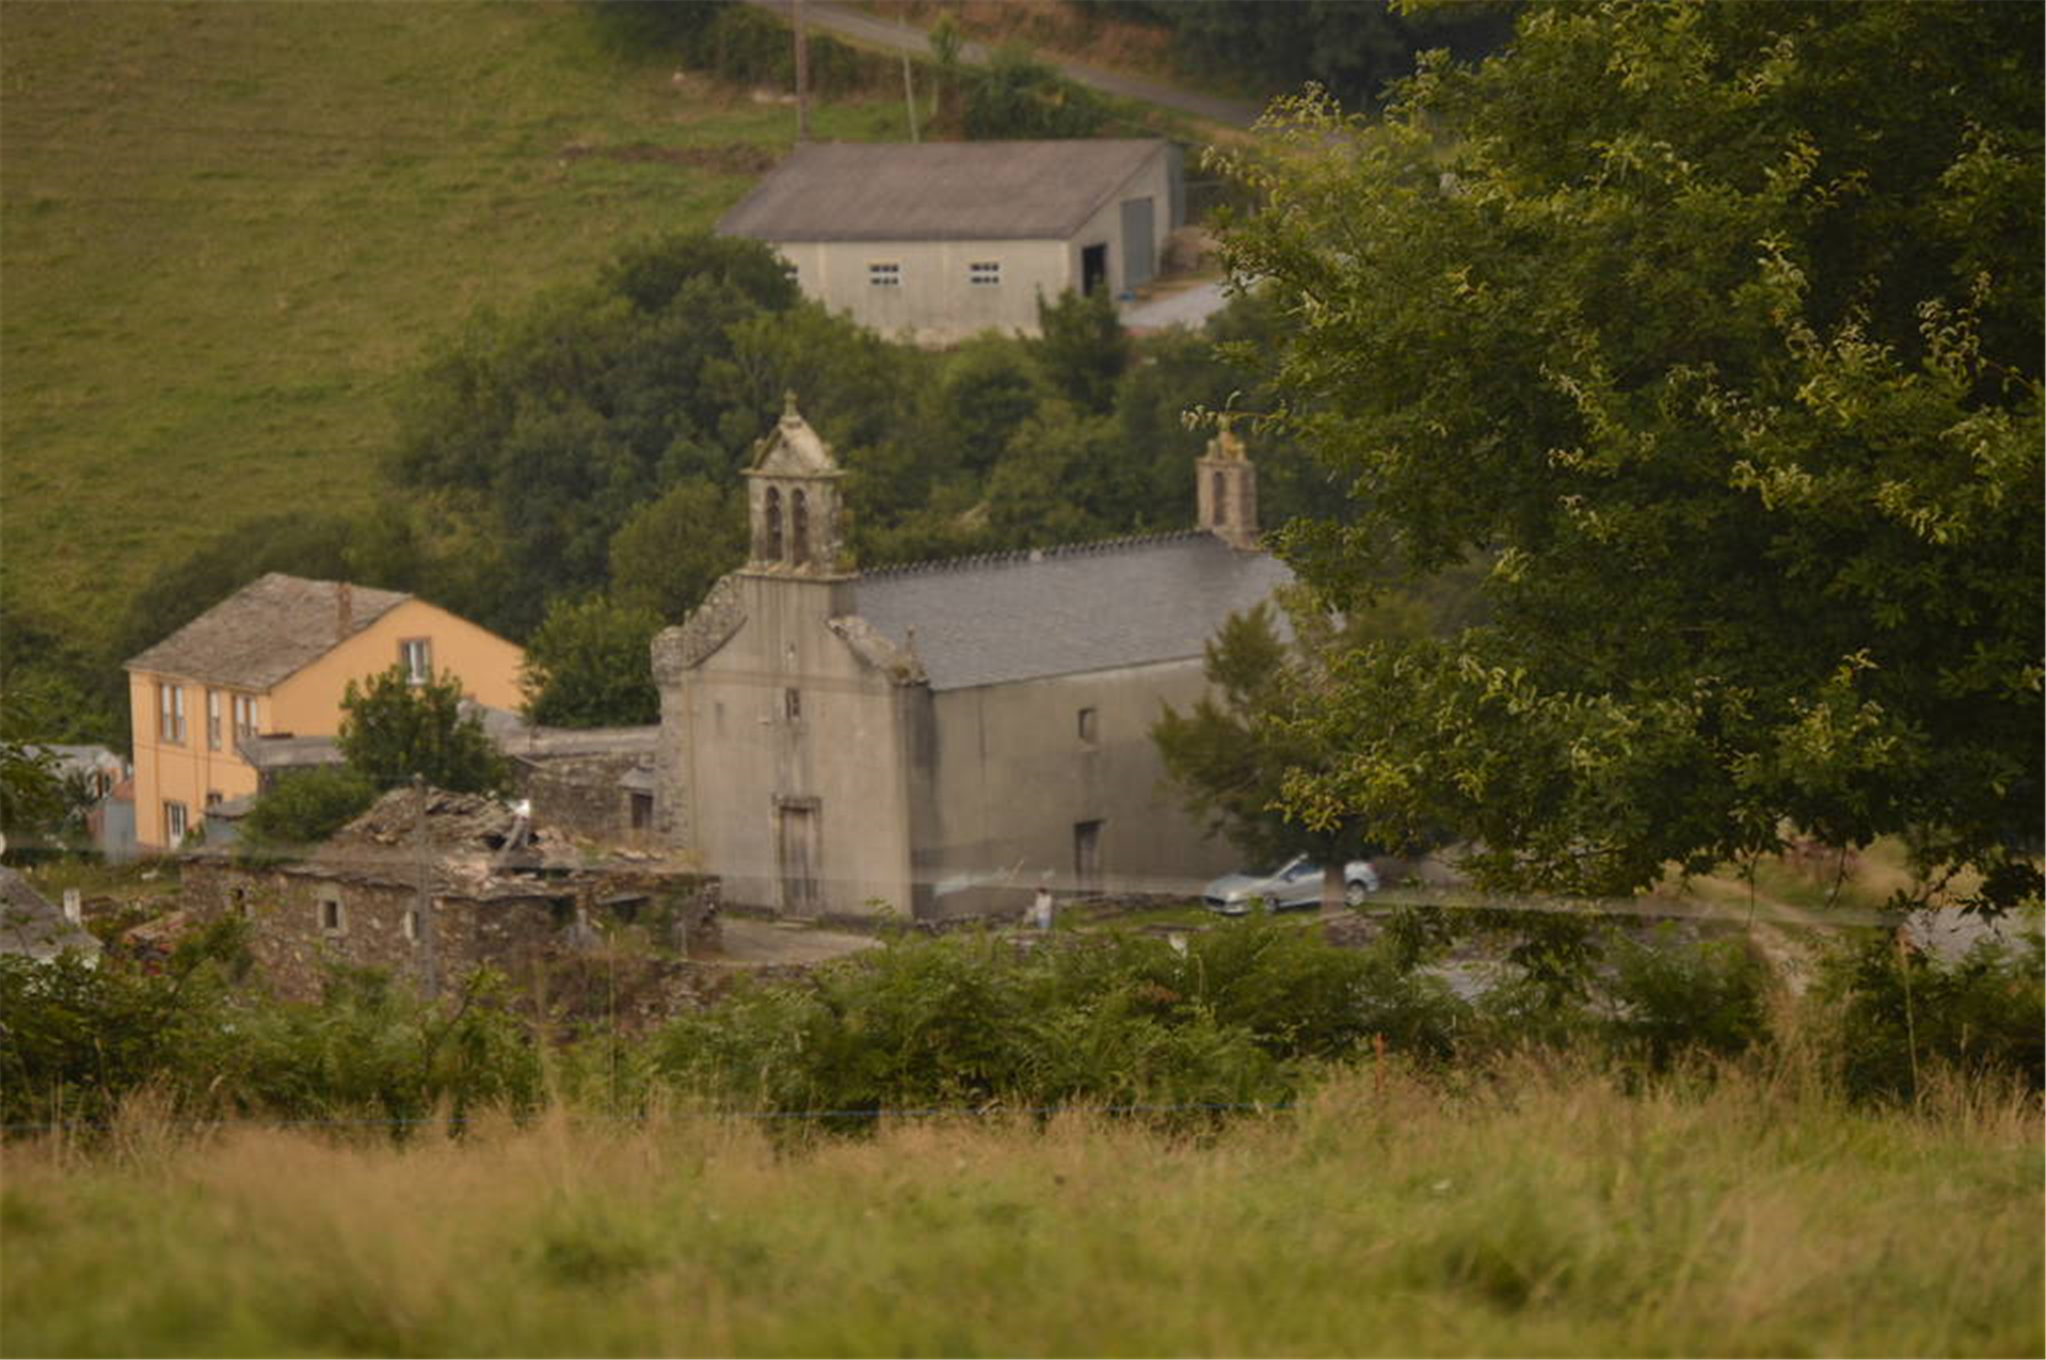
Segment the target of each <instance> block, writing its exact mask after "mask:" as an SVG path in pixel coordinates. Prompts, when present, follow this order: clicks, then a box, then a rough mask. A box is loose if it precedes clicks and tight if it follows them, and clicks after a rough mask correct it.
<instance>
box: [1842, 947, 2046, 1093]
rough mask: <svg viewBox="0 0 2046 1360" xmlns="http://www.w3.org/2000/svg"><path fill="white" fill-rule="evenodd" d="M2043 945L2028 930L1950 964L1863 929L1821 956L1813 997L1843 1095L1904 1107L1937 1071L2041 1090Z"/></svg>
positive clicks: (2045, 1003)
mask: <svg viewBox="0 0 2046 1360" xmlns="http://www.w3.org/2000/svg"><path fill="white" fill-rule="evenodd" d="M2042 963H2046V943H2042V937H2041V934H2040V932H2039V930H2038V929H2037V927H2036V926H2034V927H2032V928H2029V929H2026V930H2023V931H2021V932H2019V933H2018V934H2017V936H2016V938H2014V939H2011V940H2003V939H1999V938H1996V937H1994V936H1985V937H1984V938H1983V939H1981V940H1980V941H1979V942H1977V944H1976V945H1975V946H1974V947H1973V948H1972V949H1970V950H1969V951H1968V953H1966V954H1965V955H1963V956H1962V957H1960V958H1958V959H1952V960H1948V959H1943V958H1941V957H1940V956H1938V955H1937V954H1934V953H1931V952H1928V951H1924V950H1921V949H1919V948H1917V947H1916V946H1915V945H1910V944H1907V943H1905V942H1904V941H1903V939H1902V937H1901V936H1900V935H1896V934H1892V933H1890V932H1888V931H1872V932H1867V933H1866V934H1864V935H1863V937H1862V938H1860V939H1859V940H1853V941H1848V942H1845V943H1843V944H1842V945H1841V946H1839V947H1838V948H1836V949H1834V950H1833V951H1832V952H1831V953H1829V954H1828V955H1827V956H1826V958H1825V961H1824V964H1823V966H1822V967H1821V969H1820V973H1819V980H1818V987H1817V989H1816V990H1817V992H1818V995H1819V997H1820V999H1821V1001H1822V1002H1823V1003H1825V1004H1826V1006H1827V1007H1828V1011H1827V1013H1828V1014H1829V1015H1830V1016H1831V1017H1832V1018H1833V1020H1834V1025H1835V1028H1834V1030H1833V1033H1832V1036H1831V1038H1832V1049H1833V1052H1834V1054H1835V1056H1836V1058H1837V1060H1838V1062H1839V1063H1840V1069H1841V1076H1842V1080H1843V1081H1844V1083H1845V1085H1846V1088H1847V1091H1848V1094H1850V1095H1852V1096H1854V1097H1856V1098H1859V1099H1874V1100H1900V1101H1909V1100H1914V1099H1916V1098H1918V1096H1919V1095H1920V1094H1921V1092H1923V1091H1924V1090H1925V1089H1926V1083H1927V1080H1928V1079H1929V1078H1930V1077H1931V1075H1932V1074H1933V1073H1934V1072H1935V1071H1936V1070H1937V1069H1940V1068H1949V1067H1957V1068H1961V1069H1963V1070H1964V1071H1967V1072H1970V1073H1988V1074H1993V1075H1998V1076H2006V1077H2012V1078H2016V1079H2017V1080H2020V1081H2022V1082H2024V1083H2025V1085H2026V1087H2027V1089H2029V1090H2031V1091H2033V1092H2037V1091H2040V1090H2042V1089H2046V1053H2042V1048H2046V969H2042Z"/></svg>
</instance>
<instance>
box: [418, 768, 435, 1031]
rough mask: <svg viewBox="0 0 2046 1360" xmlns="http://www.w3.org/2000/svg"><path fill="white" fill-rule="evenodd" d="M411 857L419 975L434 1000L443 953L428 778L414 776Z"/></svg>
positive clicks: (429, 998) (427, 997) (427, 994)
mask: <svg viewBox="0 0 2046 1360" xmlns="http://www.w3.org/2000/svg"><path fill="white" fill-rule="evenodd" d="M412 795H413V811H412V854H413V868H414V870H415V873H416V878H415V887H416V889H417V896H418V901H417V904H416V905H415V906H414V908H413V915H414V917H415V918H416V919H417V920H418V922H419V972H420V981H421V985H422V986H423V987H424V989H425V991H426V999H427V1000H429V1001H432V1000H434V999H435V998H436V997H438V996H439V995H440V952H439V942H438V940H437V939H436V938H435V937H436V936H437V935H438V934H439V933H440V932H439V931H437V930H435V929H434V920H433V889H432V868H431V866H429V864H428V863H427V855H426V852H427V844H426V778H425V776H423V775H417V774H415V775H413V776H412Z"/></svg>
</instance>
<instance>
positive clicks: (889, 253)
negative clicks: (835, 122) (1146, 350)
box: [718, 138, 1186, 344]
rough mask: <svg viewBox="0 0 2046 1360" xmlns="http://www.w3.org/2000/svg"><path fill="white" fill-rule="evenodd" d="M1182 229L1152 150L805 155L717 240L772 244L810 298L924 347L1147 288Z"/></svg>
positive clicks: (1061, 144)
mask: <svg viewBox="0 0 2046 1360" xmlns="http://www.w3.org/2000/svg"><path fill="white" fill-rule="evenodd" d="M1185 220H1186V194H1185V187H1184V172H1183V169H1182V166H1181V156H1180V152H1179V149H1178V148H1177V147H1175V146H1174V145H1173V144H1172V143H1170V142H1166V141H1159V140H1144V139H1132V140H1121V141H1117V140H1109V139H1093V138H1087V139H1075V140H1068V141H1044V142H1030V141H1015V142H1007V141H998V142H926V143H923V144H921V145H903V144H900V143H822V142H809V143H804V144H802V145H800V146H798V147H796V149H795V150H794V151H792V152H791V153H790V154H789V156H788V158H787V159H785V160H784V161H782V163H781V164H780V165H778V166H776V167H775V168H774V170H773V172H772V173H770V174H768V175H767V176H766V177H765V178H764V179H762V180H761V181H760V183H759V184H758V185H756V186H755V187H754V189H753V191H752V192H751V193H749V194H748V195H746V197H745V198H744V199H742V200H740V202H739V203H738V205H737V206H736V207H734V208H733V209H732V210H731V211H730V212H728V213H726V214H725V216H724V217H723V219H722V220H720V221H719V223H718V231H719V232H720V233H722V234H723V235H726V236H745V237H751V238H753V239H755V240H759V241H765V242H767V243H769V244H770V245H772V246H773V247H774V248H775V250H776V251H777V252H779V253H780V255H781V256H782V258H783V259H785V260H787V261H788V262H789V263H790V264H791V265H793V266H794V267H795V271H796V282H797V284H798V285H799V286H800V287H801V288H802V290H803V292H804V294H805V295H806V296H809V297H812V298H815V299H816V300H817V301H819V302H821V303H823V304H824V305H825V306H826V307H828V308H830V309H831V310H833V311H842V312H849V313H851V315H852V318H853V319H854V320H855V321H857V322H859V323H860V324H861V325H863V326H867V327H869V328H871V329H873V330H876V331H880V332H881V333H883V334H886V335H899V336H906V337H908V338H910V339H913V340H917V341H920V342H923V343H928V344H949V343H951V342H954V341H957V340H963V339H965V338H966V337H967V336H969V335H972V334H974V333H975V332H977V331H983V330H988V329H994V330H999V331H1005V332H1006V331H1020V332H1022V333H1024V334H1026V335H1035V334H1036V333H1037V329H1038V327H1037V301H1038V299H1039V298H1040V297H1042V298H1043V299H1045V300H1046V301H1053V300H1056V299H1057V298H1058V296H1059V295H1060V294H1061V293H1064V292H1066V291H1068V290H1070V291H1073V292H1076V293H1091V292H1094V291H1095V290H1096V289H1106V290H1108V292H1109V293H1111V294H1113V295H1117V296H1120V295H1121V294H1123V293H1124V292H1126V291H1128V290H1130V289H1133V288H1136V287H1137V286H1139V285H1140V284H1143V283H1146V282H1148V281H1149V280H1150V279H1151V278H1152V276H1153V275H1155V274H1156V273H1157V272H1158V265H1159V260H1160V258H1161V254H1162V252H1163V250H1164V248H1165V245H1166V241H1167V238H1168V237H1170V236H1171V234H1172V232H1173V229H1174V228H1176V227H1178V226H1180V225H1182V224H1183V223H1184V222H1185Z"/></svg>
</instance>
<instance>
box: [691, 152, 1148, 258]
mask: <svg viewBox="0 0 2046 1360" xmlns="http://www.w3.org/2000/svg"><path fill="white" fill-rule="evenodd" d="M1165 146H1166V143H1164V142H1162V141H1157V140H1134V139H1126V140H1110V139H1101V140H1095V139H1091V138H1089V139H1078V140H1072V141H1050V142H925V143H923V144H921V145H903V144H900V143H831V142H808V143H805V144H803V145H801V146H798V147H797V148H796V149H795V150H794V151H792V152H790V153H789V155H788V157H787V159H785V160H783V161H782V163H781V164H780V165H778V166H776V167H775V168H774V170H773V171H772V172H771V173H770V174H769V175H768V176H767V177H766V178H765V179H763V180H761V181H760V183H759V184H757V185H755V186H754V188H753V191H752V192H751V193H749V194H747V195H746V197H745V198H743V199H741V200H739V203H738V206H736V207H734V208H733V209H732V210H731V211H730V212H728V213H726V214H725V215H724V217H723V218H722V219H721V220H720V221H719V222H718V232H719V234H721V235H725V236H750V237H754V238H756V239H758V240H763V241H990V240H1010V241H1013V240H1038V239H1053V240H1060V239H1064V238H1065V237H1068V236H1071V235H1072V234H1073V233H1074V232H1076V231H1078V230H1079V229H1080V228H1081V226H1083V225H1084V224H1085V223H1086V221H1087V219H1088V218H1090V217H1092V216H1093V215H1094V214H1095V213H1096V212H1098V211H1099V210H1100V209H1101V207H1102V206H1103V205H1104V204H1106V203H1108V202H1109V201H1110V200H1111V199H1112V198H1113V197H1114V195H1115V192H1116V190H1118V189H1120V188H1121V187H1122V186H1123V185H1124V184H1125V183H1127V182H1128V180H1129V178H1130V176H1132V175H1134V174H1136V173H1137V171H1138V170H1139V169H1141V168H1142V167H1143V165H1144V163H1145V162H1146V161H1147V160H1149V159H1150V158H1151V157H1152V156H1154V155H1156V154H1158V153H1159V152H1160V151H1161V150H1162V149H1163V148H1164V147H1165Z"/></svg>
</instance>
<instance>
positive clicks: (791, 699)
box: [781, 689, 803, 722]
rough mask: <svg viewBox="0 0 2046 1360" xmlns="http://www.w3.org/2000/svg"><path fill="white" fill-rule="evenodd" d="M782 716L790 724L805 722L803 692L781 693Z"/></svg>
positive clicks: (795, 690)
mask: <svg viewBox="0 0 2046 1360" xmlns="http://www.w3.org/2000/svg"><path fill="white" fill-rule="evenodd" d="M781 715H782V716H783V717H784V718H787V719H788V720H789V721H790V722H801V721H802V720H803V691H801V690H799V689H785V690H783V691H782V692H781Z"/></svg>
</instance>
